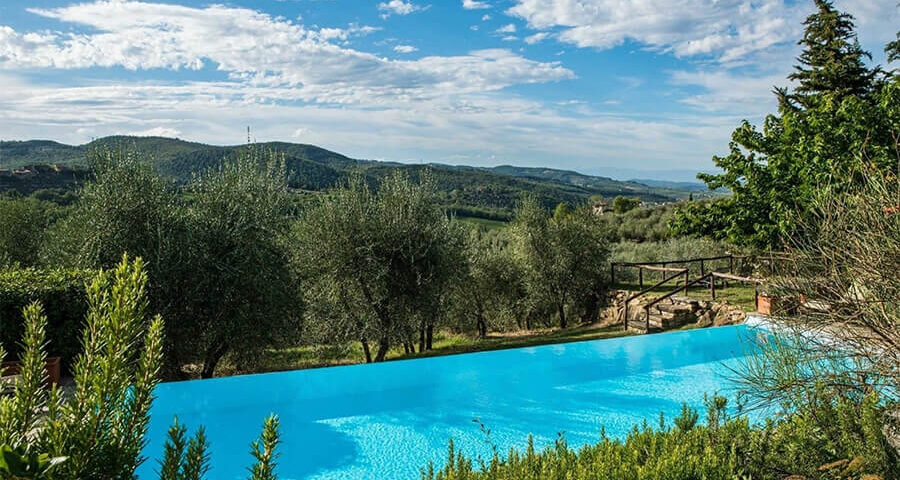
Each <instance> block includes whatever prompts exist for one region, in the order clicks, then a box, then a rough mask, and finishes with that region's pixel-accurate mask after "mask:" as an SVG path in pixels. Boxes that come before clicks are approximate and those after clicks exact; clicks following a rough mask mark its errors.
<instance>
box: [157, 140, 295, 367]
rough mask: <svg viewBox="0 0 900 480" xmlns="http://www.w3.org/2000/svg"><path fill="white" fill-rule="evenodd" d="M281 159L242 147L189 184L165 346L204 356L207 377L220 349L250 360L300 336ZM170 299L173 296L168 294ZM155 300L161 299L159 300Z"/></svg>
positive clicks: (183, 358)
mask: <svg viewBox="0 0 900 480" xmlns="http://www.w3.org/2000/svg"><path fill="white" fill-rule="evenodd" d="M285 179H286V175H285V172H284V167H283V162H281V161H280V160H279V158H278V156H277V155H275V154H274V153H271V152H269V153H266V152H263V151H261V150H259V149H257V148H253V147H251V148H248V149H246V150H243V151H241V152H240V153H239V154H238V156H237V158H235V159H234V160H232V161H227V162H225V163H224V164H223V165H222V166H221V167H219V168H214V169H209V170H207V171H206V172H204V173H202V174H200V175H198V176H197V177H195V178H194V180H193V181H192V182H191V184H190V185H189V186H188V191H189V193H190V195H191V198H192V202H191V203H190V205H189V206H188V207H187V209H186V213H185V217H186V219H187V221H186V225H187V230H188V234H187V236H186V238H187V239H188V240H189V241H188V242H187V244H183V249H184V250H183V251H184V252H189V253H190V255H187V256H184V258H183V261H182V262H181V264H180V265H170V267H171V268H173V269H177V270H178V272H180V273H181V275H180V280H175V279H172V281H171V282H170V284H169V286H168V289H169V293H170V294H172V295H173V296H174V295H178V294H177V293H176V292H174V291H172V288H173V287H176V288H178V290H180V291H181V292H182V293H181V296H182V297H185V298H175V299H174V300H172V301H171V303H169V304H167V305H166V306H165V307H166V308H164V312H171V313H170V314H169V315H167V318H169V328H168V331H169V335H168V342H167V346H168V349H167V352H169V353H170V354H172V355H173V359H174V360H176V361H177V362H178V364H181V363H186V362H189V361H200V362H202V363H203V369H202V371H201V376H202V377H204V378H208V377H211V376H212V375H213V374H214V373H215V369H216V366H217V365H218V364H219V362H220V361H221V360H222V358H223V357H225V355H228V354H231V355H232V356H233V357H234V359H235V360H236V361H238V362H246V361H251V360H252V359H253V358H254V356H255V355H256V354H257V353H258V352H260V351H261V350H262V349H264V348H267V347H270V346H273V345H275V344H277V343H279V342H280V341H281V340H297V332H298V331H299V320H298V318H299V315H298V307H299V305H298V303H297V298H298V296H297V292H296V288H295V277H294V274H293V270H292V268H291V259H290V255H289V253H288V251H289V250H288V248H287V244H286V243H285V240H286V238H285V236H286V234H287V231H288V228H289V223H288V218H287V216H286V214H287V211H288V208H289V206H290V197H289V196H288V194H287V185H286V183H285V182H286V180H285ZM168 298H169V299H172V298H173V297H168ZM160 301H166V300H165V299H160Z"/></svg>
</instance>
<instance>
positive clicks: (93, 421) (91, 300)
mask: <svg viewBox="0 0 900 480" xmlns="http://www.w3.org/2000/svg"><path fill="white" fill-rule="evenodd" d="M146 285H147V276H146V274H145V273H144V269H143V263H142V262H141V260H140V259H138V260H136V261H135V262H133V263H129V262H128V260H127V258H125V259H124V260H123V261H122V263H121V264H120V265H119V266H118V267H117V268H116V269H115V270H114V271H101V272H100V273H99V274H98V275H97V276H96V277H95V278H94V279H93V281H92V282H91V283H90V285H89V286H88V287H87V303H88V307H89V308H88V314H87V317H86V322H85V325H84V332H85V333H84V337H83V339H82V348H83V350H82V352H81V355H80V356H79V357H78V359H77V361H76V362H75V366H74V369H73V376H74V381H75V385H74V388H73V389H72V390H71V392H67V394H66V395H63V394H62V392H61V391H60V390H59V388H58V387H56V386H54V387H53V388H47V386H46V385H47V377H46V370H45V368H44V365H45V362H46V359H47V354H46V351H45V349H44V347H45V345H46V327H47V319H46V317H45V316H44V314H43V310H42V308H41V305H40V304H39V303H32V304H31V305H29V306H28V307H26V308H25V309H24V312H23V313H24V318H25V332H24V335H23V337H22V353H21V355H20V356H19V360H20V361H21V362H22V369H21V371H20V374H19V376H18V378H17V379H16V380H15V381H14V382H12V384H7V383H6V382H5V381H4V382H3V383H2V384H0V392H4V393H3V394H2V396H0V478H2V479H64V480H70V479H71V480H75V479H129V478H134V473H135V471H136V469H137V468H138V466H139V465H141V464H142V463H143V462H144V461H145V459H144V458H143V457H142V456H141V451H142V449H143V448H144V445H145V444H146V440H145V439H144V436H145V435H146V432H147V425H148V423H149V420H150V415H149V412H150V406H151V404H152V401H153V389H154V388H155V387H156V385H157V384H158V383H159V372H160V368H161V366H162V350H163V322H162V319H161V318H160V317H159V316H156V317H154V318H151V319H148V318H147V315H146V309H147V300H146V295H145V291H146ZM4 357H5V352H4V350H3V346H2V345H0V361H2V360H3V358H4ZM2 373H3V372H2V371H0V376H2ZM8 391H11V392H12V394H11V395H8V394H7V393H6V392H8ZM169 437H170V438H169V441H168V442H167V444H166V449H165V450H166V454H165V457H164V459H163V461H161V462H160V477H161V478H162V479H165V480H200V479H201V478H203V476H204V473H205V472H206V471H207V470H209V465H208V454H207V453H206V448H207V445H206V441H205V439H204V437H203V433H202V430H200V431H199V432H198V434H197V435H196V436H195V437H194V438H193V439H191V440H189V441H187V442H186V441H185V438H184V430H183V429H182V428H178V427H177V424H176V426H175V427H173V428H172V429H171V430H170V432H169ZM185 445H187V446H186V448H185ZM277 445H278V423H277V419H275V418H270V419H269V420H267V422H266V424H265V426H264V431H263V435H262V437H261V439H260V441H258V442H254V443H253V444H252V445H251V447H252V448H251V453H252V454H253V455H254V456H255V457H256V459H257V463H256V465H255V466H254V467H253V469H252V471H251V479H252V480H272V479H274V478H275V474H274V465H275V459H276V458H277V453H275V447H276V446H277Z"/></svg>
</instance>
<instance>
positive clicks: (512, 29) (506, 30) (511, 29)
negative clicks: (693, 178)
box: [497, 23, 516, 33]
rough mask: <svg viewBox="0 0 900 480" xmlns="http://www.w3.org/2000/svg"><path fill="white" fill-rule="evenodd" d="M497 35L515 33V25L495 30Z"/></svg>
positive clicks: (511, 24) (510, 24)
mask: <svg viewBox="0 0 900 480" xmlns="http://www.w3.org/2000/svg"><path fill="white" fill-rule="evenodd" d="M497 33H516V24H514V23H509V24H506V25H504V26H502V27H500V28H498V29H497Z"/></svg>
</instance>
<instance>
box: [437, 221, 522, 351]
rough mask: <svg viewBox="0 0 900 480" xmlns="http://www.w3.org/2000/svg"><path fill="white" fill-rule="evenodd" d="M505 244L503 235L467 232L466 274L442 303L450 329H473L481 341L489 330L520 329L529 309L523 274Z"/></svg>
mask: <svg viewBox="0 0 900 480" xmlns="http://www.w3.org/2000/svg"><path fill="white" fill-rule="evenodd" d="M506 240H507V239H506V236H505V233H501V234H499V235H498V234H490V233H483V232H481V231H480V230H477V229H473V230H472V232H470V234H469V237H468V241H467V242H466V263H465V268H464V270H465V271H464V273H463V274H462V275H460V276H458V277H457V278H456V279H455V281H454V282H453V283H452V285H451V288H450V290H449V292H448V293H449V295H448V296H447V298H446V299H445V302H446V304H447V308H446V315H447V316H448V317H449V321H450V322H449V323H450V326H451V327H453V328H456V329H458V330H460V331H471V330H472V329H473V326H474V329H475V331H477V332H478V335H479V336H480V337H482V338H483V337H485V336H487V333H488V331H489V330H494V331H502V330H509V329H511V328H522V327H523V325H522V319H523V318H524V317H526V316H527V313H528V308H529V299H528V291H527V289H526V286H525V282H524V276H525V275H524V274H525V272H524V271H523V270H522V267H521V265H520V264H519V263H518V262H517V261H516V258H515V257H514V256H513V254H512V250H511V249H510V248H509V246H508V242H507V241H506Z"/></svg>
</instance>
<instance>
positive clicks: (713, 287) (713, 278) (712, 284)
mask: <svg viewBox="0 0 900 480" xmlns="http://www.w3.org/2000/svg"><path fill="white" fill-rule="evenodd" d="M709 295H710V296H711V297H712V299H713V301H715V299H716V276H715V275H712V276H710V277H709Z"/></svg>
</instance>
